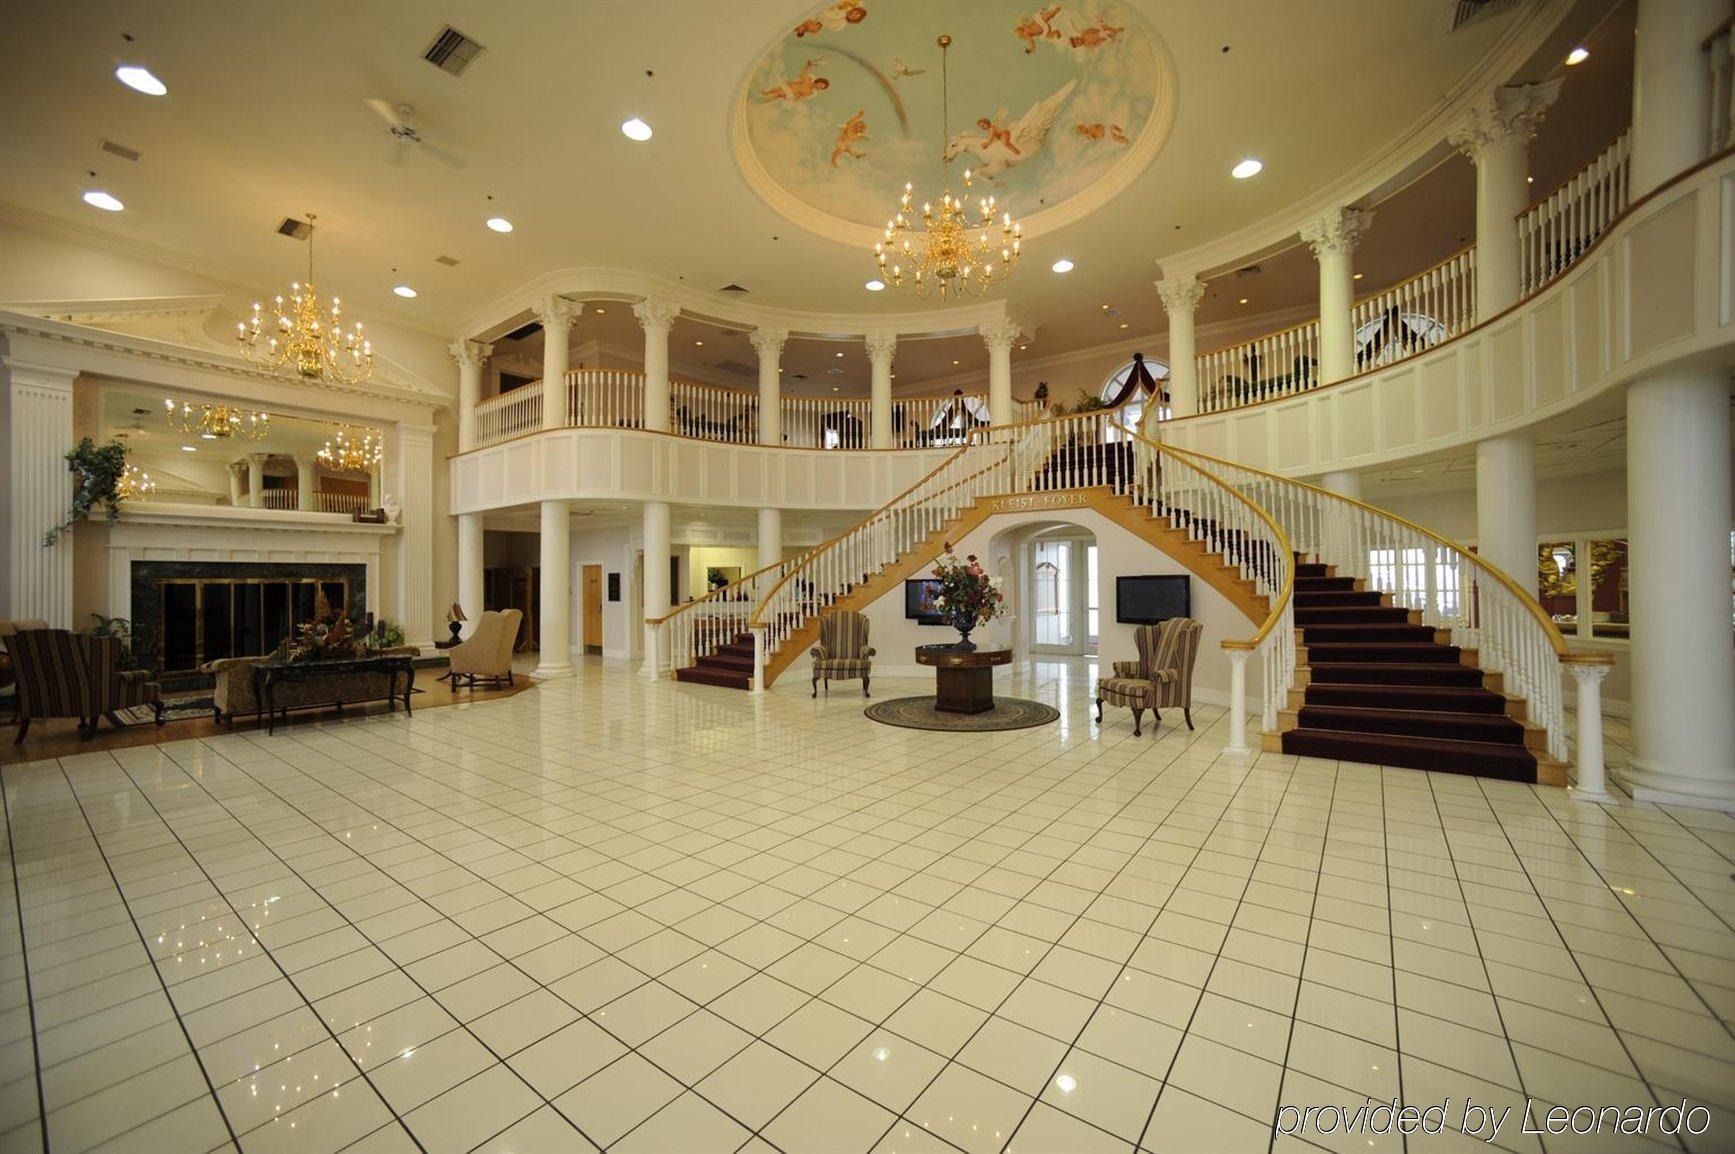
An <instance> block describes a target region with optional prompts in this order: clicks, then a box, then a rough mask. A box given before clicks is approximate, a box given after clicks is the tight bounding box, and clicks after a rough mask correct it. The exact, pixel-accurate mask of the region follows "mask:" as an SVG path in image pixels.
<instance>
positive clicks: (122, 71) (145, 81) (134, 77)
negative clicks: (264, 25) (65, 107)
mask: <svg viewBox="0 0 1735 1154" xmlns="http://www.w3.org/2000/svg"><path fill="white" fill-rule="evenodd" d="M1573 63H1575V64H1576V63H1577V61H1574V62H1573ZM114 75H115V79H116V80H119V81H120V82H121V83H122V84H124V85H126V86H127V87H128V88H130V89H132V90H133V91H134V92H142V93H144V94H145V95H146V96H167V95H168V94H169V86H168V85H167V84H164V83H163V82H162V81H161V80H158V79H157V78H156V77H155V76H152V75H151V70H150V69H149V68H146V67H145V66H144V65H142V64H123V65H121V66H120V67H119V68H117V69H115V70H114Z"/></svg>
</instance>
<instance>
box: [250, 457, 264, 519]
mask: <svg viewBox="0 0 1735 1154" xmlns="http://www.w3.org/2000/svg"><path fill="white" fill-rule="evenodd" d="M267 456H269V454H267V453H248V454H247V507H248V508H249V509H263V508H265V459H266V457H267Z"/></svg>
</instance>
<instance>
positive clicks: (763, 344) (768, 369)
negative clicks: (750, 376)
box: [645, 329, 789, 445]
mask: <svg viewBox="0 0 1735 1154" xmlns="http://www.w3.org/2000/svg"><path fill="white" fill-rule="evenodd" d="M646 331H647V336H646V338H645V339H646V341H647V342H648V341H649V340H650V337H649V335H648V332H649V330H646ZM788 339H789V334H788V333H786V332H783V331H781V330H779V329H754V330H753V331H752V332H751V333H750V334H748V337H747V340H748V342H749V343H750V344H752V346H753V351H754V352H756V353H758V354H759V443H760V444H761V445H781V444H782V443H783V381H782V379H781V378H780V377H779V376H778V375H777V374H778V361H779V360H780V359H781V358H782V356H783V342H784V341H787V340H788ZM664 340H665V341H666V340H667V337H666V336H665V338H664ZM666 347H667V346H666V345H665V349H666ZM667 369H668V366H667V360H666V358H665V362H664V375H665V376H667ZM664 407H665V408H667V406H664Z"/></svg>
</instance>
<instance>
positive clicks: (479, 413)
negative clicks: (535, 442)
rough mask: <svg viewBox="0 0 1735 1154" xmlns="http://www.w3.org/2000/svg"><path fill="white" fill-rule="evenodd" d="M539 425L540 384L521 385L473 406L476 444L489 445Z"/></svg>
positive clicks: (540, 405)
mask: <svg viewBox="0 0 1735 1154" xmlns="http://www.w3.org/2000/svg"><path fill="white" fill-rule="evenodd" d="M541 425H542V382H541V381H532V382H530V383H529V384H528V385H520V386H519V387H518V388H516V389H513V390H512V391H511V392H510V393H502V394H500V395H499V396H498V397H489V398H488V399H487V400H485V401H483V402H482V403H481V404H479V405H477V406H476V443H477V444H478V445H492V444H494V443H495V442H496V441H505V440H510V439H511V438H513V437H517V436H521V435H522V434H524V433H528V432H531V431H533V430H535V429H537V428H540V427H541Z"/></svg>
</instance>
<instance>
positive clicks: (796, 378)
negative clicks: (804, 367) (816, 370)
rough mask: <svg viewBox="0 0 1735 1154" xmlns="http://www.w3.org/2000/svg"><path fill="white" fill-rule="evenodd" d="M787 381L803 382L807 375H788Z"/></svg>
mask: <svg viewBox="0 0 1735 1154" xmlns="http://www.w3.org/2000/svg"><path fill="white" fill-rule="evenodd" d="M789 379H790V380H792V381H805V380H807V374H806V373H790V374H789Z"/></svg>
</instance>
